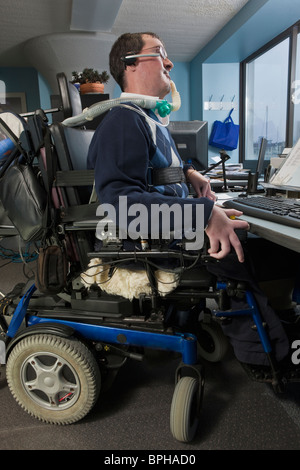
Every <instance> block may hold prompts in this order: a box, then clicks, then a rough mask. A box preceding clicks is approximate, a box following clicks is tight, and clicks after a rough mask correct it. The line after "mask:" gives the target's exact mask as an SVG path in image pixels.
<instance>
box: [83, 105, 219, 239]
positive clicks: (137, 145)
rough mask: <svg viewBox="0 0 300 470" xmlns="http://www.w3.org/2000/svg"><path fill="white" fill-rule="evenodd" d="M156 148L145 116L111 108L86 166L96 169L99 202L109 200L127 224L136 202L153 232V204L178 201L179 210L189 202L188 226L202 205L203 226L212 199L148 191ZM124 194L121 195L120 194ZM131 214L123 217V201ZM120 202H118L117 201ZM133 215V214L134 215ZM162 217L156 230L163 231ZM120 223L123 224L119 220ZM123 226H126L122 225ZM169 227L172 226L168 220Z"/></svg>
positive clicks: (118, 219) (210, 208) (211, 204)
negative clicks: (151, 162) (151, 161)
mask: <svg viewBox="0 0 300 470" xmlns="http://www.w3.org/2000/svg"><path fill="white" fill-rule="evenodd" d="M154 152H155V147H154V144H153V142H152V139H151V136H150V132H149V127H148V124H147V122H146V120H145V119H144V118H143V117H142V116H140V115H139V114H138V113H136V112H135V111H132V110H129V109H126V108H114V109H112V110H111V111H110V112H109V113H108V115H107V116H106V117H105V118H104V120H103V121H102V123H101V124H100V125H99V126H98V128H97V130H96V132H95V135H94V137H93V140H92V142H91V146H90V150H89V155H88V167H89V168H93V169H94V170H95V189H96V192H97V195H98V198H99V201H100V203H101V204H103V203H105V204H111V205H112V206H114V208H115V210H116V217H117V223H118V225H119V226H120V215H121V219H122V221H124V220H126V224H127V226H128V224H129V223H130V222H131V221H132V220H133V218H134V216H133V213H134V209H135V208H136V207H137V206H134V205H136V204H139V205H142V206H143V208H144V210H143V214H140V216H143V217H147V226H148V233H149V234H150V233H153V232H152V231H151V230H152V225H153V220H152V217H151V211H152V210H153V208H154V206H156V207H157V206H161V205H162V204H166V205H167V206H169V207H170V206H172V205H173V204H178V207H180V208H181V209H182V210H184V206H185V205H187V204H188V205H189V206H190V211H191V212H190V213H191V214H192V215H191V225H192V226H193V225H194V227H191V228H192V229H196V216H197V213H198V212H197V211H196V206H197V205H199V204H200V205H203V209H204V226H206V224H207V221H208V219H209V217H210V213H211V210H212V206H213V202H212V201H210V200H208V199H206V198H199V199H190V198H180V197H172V196H166V195H163V194H161V193H159V192H149V190H148V184H147V172H148V166H149V160H150V159H151V157H152V156H153V153H154ZM121 196H123V198H121ZM124 197H126V208H127V210H128V209H129V212H130V211H132V214H131V215H130V214H129V217H128V218H124V213H123V211H124V204H123V203H124V201H125V198H124ZM121 200H122V204H121V206H122V207H121V206H120V201H121ZM122 216H123V217H122ZM135 217H136V215H135ZM161 222H162V220H161V221H160V222H159V227H158V228H157V221H156V226H155V229H154V230H155V231H157V230H158V231H159V234H161V232H162V226H161ZM121 225H122V224H121ZM122 228H125V227H122ZM170 229H171V230H173V229H174V222H173V220H171V222H170Z"/></svg>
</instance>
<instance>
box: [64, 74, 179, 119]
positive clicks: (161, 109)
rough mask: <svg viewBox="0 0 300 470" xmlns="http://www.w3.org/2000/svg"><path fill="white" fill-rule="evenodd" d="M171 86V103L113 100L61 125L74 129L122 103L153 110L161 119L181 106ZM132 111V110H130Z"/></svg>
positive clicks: (85, 111)
mask: <svg viewBox="0 0 300 470" xmlns="http://www.w3.org/2000/svg"><path fill="white" fill-rule="evenodd" d="M170 84H171V93H172V103H168V101H166V100H156V99H155V98H153V99H151V98H148V97H147V98H130V99H129V98H115V99H112V100H106V101H100V102H99V103H95V104H93V105H92V106H90V107H89V108H86V109H84V110H83V112H82V113H81V114H78V115H77V116H73V117H70V118H67V119H65V120H64V121H63V122H62V124H63V125H64V126H67V127H75V126H80V125H84V124H85V123H86V121H92V120H93V119H94V118H95V117H97V116H99V115H100V114H103V113H105V112H106V111H109V110H110V109H111V108H114V107H115V106H120V105H122V104H123V103H128V102H130V103H132V104H135V105H137V106H139V107H141V108H144V109H153V111H156V110H157V112H158V114H159V115H160V116H161V117H165V116H167V115H168V114H170V112H171V111H177V110H178V109H179V108H180V106H181V100H180V95H179V93H178V91H177V89H176V86H175V84H174V82H172V81H171V82H170ZM132 109H134V108H132Z"/></svg>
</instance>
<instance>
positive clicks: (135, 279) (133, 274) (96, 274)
mask: <svg viewBox="0 0 300 470" xmlns="http://www.w3.org/2000/svg"><path fill="white" fill-rule="evenodd" d="M110 268H111V266H110V265H108V264H103V262H102V260H101V259H100V258H93V259H92V260H91V261H90V263H89V265H88V268H87V269H86V271H85V272H84V273H83V274H81V281H82V283H83V284H84V285H85V286H86V287H87V288H89V287H91V285H92V284H97V285H98V286H99V287H100V288H101V289H102V290H103V291H105V292H107V293H108V294H112V295H120V296H122V297H125V298H126V299H129V300H132V299H134V298H138V297H139V295H140V294H151V286H150V282H149V279H148V276H147V273H146V271H145V270H144V269H136V270H134V269H130V270H129V269H126V268H115V269H114V270H113V274H112V276H111V277H110V275H111V273H110ZM154 275H155V279H156V282H157V289H158V291H159V293H160V295H162V296H164V295H166V294H168V293H170V292H172V290H174V289H176V287H177V285H178V276H176V274H173V273H169V272H166V271H162V270H156V271H155V273H154Z"/></svg>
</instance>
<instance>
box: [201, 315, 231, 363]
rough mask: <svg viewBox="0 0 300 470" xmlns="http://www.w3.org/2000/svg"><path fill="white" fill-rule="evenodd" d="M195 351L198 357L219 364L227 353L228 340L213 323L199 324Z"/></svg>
mask: <svg viewBox="0 0 300 470" xmlns="http://www.w3.org/2000/svg"><path fill="white" fill-rule="evenodd" d="M197 339H198V345H197V350H198V354H199V356H200V357H202V358H203V359H205V360H207V361H209V362H220V361H221V360H222V359H224V357H225V355H226V353H227V351H228V345H229V343H228V338H227V337H226V336H225V335H224V333H223V331H222V328H221V327H220V325H219V324H218V323H216V322H215V321H211V322H210V323H204V322H201V324H200V326H199V330H198V333H197Z"/></svg>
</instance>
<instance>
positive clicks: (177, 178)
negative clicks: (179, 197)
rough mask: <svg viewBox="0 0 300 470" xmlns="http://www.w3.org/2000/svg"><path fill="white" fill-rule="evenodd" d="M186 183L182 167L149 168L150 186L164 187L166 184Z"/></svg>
mask: <svg viewBox="0 0 300 470" xmlns="http://www.w3.org/2000/svg"><path fill="white" fill-rule="evenodd" d="M185 182H186V179H185V175H184V171H183V169H182V168H181V167H177V166H176V167H168V168H148V184H149V186H164V185H166V184H175V183H185Z"/></svg>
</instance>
